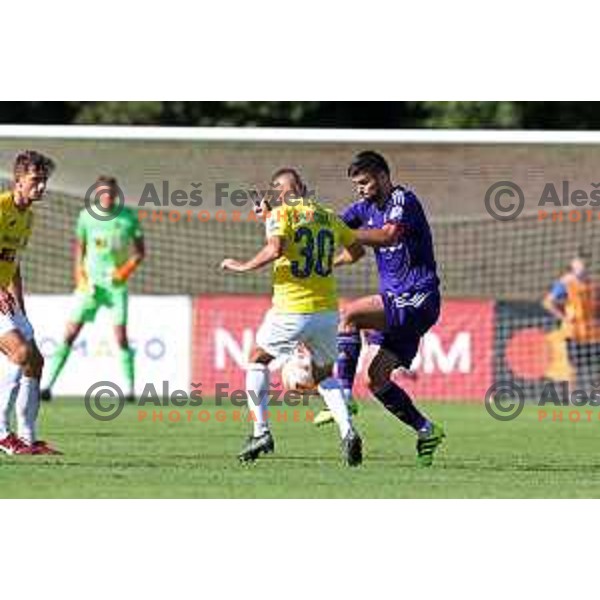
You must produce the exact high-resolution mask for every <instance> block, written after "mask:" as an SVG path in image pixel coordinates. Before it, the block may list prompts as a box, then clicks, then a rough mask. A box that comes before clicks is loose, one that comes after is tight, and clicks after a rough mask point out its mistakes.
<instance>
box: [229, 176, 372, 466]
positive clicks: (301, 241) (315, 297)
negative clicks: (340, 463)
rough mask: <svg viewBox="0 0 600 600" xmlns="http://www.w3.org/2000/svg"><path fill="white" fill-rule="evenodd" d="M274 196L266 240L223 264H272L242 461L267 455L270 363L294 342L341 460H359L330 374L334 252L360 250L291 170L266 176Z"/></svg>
mask: <svg viewBox="0 0 600 600" xmlns="http://www.w3.org/2000/svg"><path fill="white" fill-rule="evenodd" d="M271 185H272V187H273V189H274V190H276V193H277V198H276V199H275V200H273V201H272V203H271V205H270V206H266V201H264V202H265V204H264V208H265V209H266V210H268V209H269V208H271V209H272V210H271V212H270V214H269V215H268V217H267V220H266V232H267V242H266V245H265V246H264V247H263V248H262V249H261V250H260V251H259V252H258V254H256V256H254V258H252V259H250V260H248V261H246V262H240V261H237V260H234V259H226V260H224V261H223V262H222V264H221V267H222V268H223V269H225V270H229V271H235V272H240V273H241V272H246V271H253V270H255V269H259V268H261V267H264V266H265V265H268V264H271V263H273V306H272V308H271V309H270V310H269V312H268V313H267V315H266V316H265V319H264V321H263V323H262V325H261V327H260V328H259V330H258V332H257V336H256V346H255V347H254V349H253V350H252V352H251V355H250V360H249V364H248V366H247V371H246V390H247V394H248V406H249V408H250V410H251V411H252V413H253V416H254V432H253V435H252V436H251V437H250V438H249V439H248V441H247V443H246V445H245V446H244V448H243V449H242V451H241V453H240V455H239V458H240V460H242V461H244V462H245V461H252V460H256V459H257V458H258V457H259V456H260V455H261V454H263V453H268V452H273V450H274V442H273V436H272V434H271V431H270V428H269V423H268V421H267V419H266V410H267V401H268V390H269V368H268V365H269V363H270V362H271V361H273V360H274V359H276V358H281V357H286V356H290V355H292V354H293V353H294V351H295V350H296V349H297V348H298V346H304V347H307V348H308V349H309V350H310V354H311V356H312V372H313V378H314V380H315V382H316V383H317V384H318V389H319V392H320V394H321V395H322V396H323V399H324V400H325V402H326V404H327V406H328V407H329V408H330V410H331V411H332V413H333V414H334V416H335V420H336V422H337V424H338V426H339V429H340V436H341V438H342V453H343V457H344V460H345V462H346V464H348V465H350V466H354V465H358V464H360V463H361V462H362V442H361V439H360V437H359V435H358V433H357V432H356V430H355V429H354V427H353V425H352V420H351V416H350V414H349V412H348V408H347V406H346V402H345V400H344V396H343V394H342V389H341V385H340V383H339V382H338V381H337V379H335V378H333V377H332V372H333V365H334V363H335V360H336V358H337V342H336V337H337V326H338V295H337V287H336V281H335V277H334V274H333V261H334V255H335V254H336V253H338V252H339V251H340V250H341V251H342V252H344V253H345V254H347V257H348V258H347V260H348V262H353V261H356V260H358V259H359V258H360V257H361V256H362V255H363V254H364V250H363V249H362V246H361V245H360V244H358V242H357V241H356V238H355V235H354V233H353V232H352V230H351V229H350V228H349V227H347V226H346V225H345V224H344V223H343V222H342V221H341V219H339V217H338V216H337V215H336V214H335V213H334V212H333V211H331V210H328V209H326V208H324V207H322V206H321V205H320V204H318V203H317V202H315V201H314V200H312V199H310V198H307V197H306V186H305V185H304V184H303V182H302V180H301V178H300V175H299V174H298V173H297V172H296V171H295V170H294V169H289V168H285V169H280V170H279V171H277V172H276V173H275V174H274V175H273V178H272V184H271Z"/></svg>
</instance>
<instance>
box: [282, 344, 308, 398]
mask: <svg viewBox="0 0 600 600" xmlns="http://www.w3.org/2000/svg"><path fill="white" fill-rule="evenodd" d="M281 382H282V383H283V387H284V388H285V389H286V390H294V391H299V392H306V391H311V390H314V389H315V387H316V383H315V380H314V377H313V372H312V364H311V356H310V353H309V352H308V351H306V350H303V349H300V348H299V349H297V350H296V351H294V353H293V354H292V355H291V356H290V357H289V358H288V360H287V361H286V362H285V363H284V364H283V366H282V367H281Z"/></svg>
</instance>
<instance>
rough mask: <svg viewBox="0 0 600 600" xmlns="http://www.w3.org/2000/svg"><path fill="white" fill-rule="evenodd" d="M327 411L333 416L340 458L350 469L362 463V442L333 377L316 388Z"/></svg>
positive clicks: (336, 381)
mask: <svg viewBox="0 0 600 600" xmlns="http://www.w3.org/2000/svg"><path fill="white" fill-rule="evenodd" d="M318 389H319V393H320V394H321V396H323V399H324V400H325V404H326V405H327V408H328V410H329V411H330V412H331V414H332V415H333V418H334V419H335V421H336V423H337V424H338V427H339V431H340V438H341V440H342V458H343V460H344V462H345V463H346V464H347V465H348V466H350V467H356V466H358V465H360V464H361V463H362V440H361V438H360V436H359V435H358V432H357V431H356V429H355V428H354V426H353V424H352V417H351V414H350V411H349V409H348V406H347V404H346V399H345V398H344V394H343V391H342V389H343V388H342V384H341V382H340V381H339V380H337V379H335V378H334V377H327V378H325V379H323V380H322V381H321V382H320V383H319V386H318Z"/></svg>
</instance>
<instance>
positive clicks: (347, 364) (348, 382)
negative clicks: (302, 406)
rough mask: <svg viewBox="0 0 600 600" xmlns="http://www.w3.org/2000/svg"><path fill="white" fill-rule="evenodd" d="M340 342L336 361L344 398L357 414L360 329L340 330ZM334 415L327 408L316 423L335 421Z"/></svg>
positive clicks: (352, 412) (319, 415)
mask: <svg viewBox="0 0 600 600" xmlns="http://www.w3.org/2000/svg"><path fill="white" fill-rule="evenodd" d="M337 344H338V359H337V363H336V373H337V377H338V379H339V380H340V382H341V385H342V393H343V395H344V400H345V401H346V404H347V405H348V409H349V410H350V413H351V414H353V415H355V414H357V413H358V404H357V403H356V402H355V401H354V400H353V399H352V388H353V386H354V379H355V377H356V368H357V365H358V357H359V356H360V349H361V340H360V333H359V332H358V331H349V332H340V333H338V336H337ZM334 420H335V419H334V415H333V413H332V412H331V410H329V408H325V409H324V410H322V411H321V412H320V413H319V414H318V415H317V416H316V417H315V420H314V423H315V425H317V426H320V425H325V424H327V423H333V422H334Z"/></svg>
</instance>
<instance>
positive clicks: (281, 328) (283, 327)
mask: <svg viewBox="0 0 600 600" xmlns="http://www.w3.org/2000/svg"><path fill="white" fill-rule="evenodd" d="M338 320H339V315H338V312H337V311H333V310H332V311H325V312H318V313H309V314H301V313H277V312H275V311H274V310H273V309H271V310H270V311H269V312H267V314H266V315H265V318H264V320H263V322H262V325H261V326H260V328H259V329H258V332H257V334H256V345H257V346H258V347H259V348H262V349H263V350H264V351H265V352H267V353H269V354H270V355H271V356H272V357H273V358H275V359H277V358H282V357H284V356H288V355H290V354H292V353H293V352H294V349H295V348H296V346H297V345H298V343H300V342H301V343H303V344H305V345H306V346H307V347H308V349H309V350H310V352H311V354H312V358H313V362H314V363H315V364H317V365H319V366H324V365H328V364H333V363H335V361H336V359H337V354H338V352H337V328H338Z"/></svg>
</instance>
